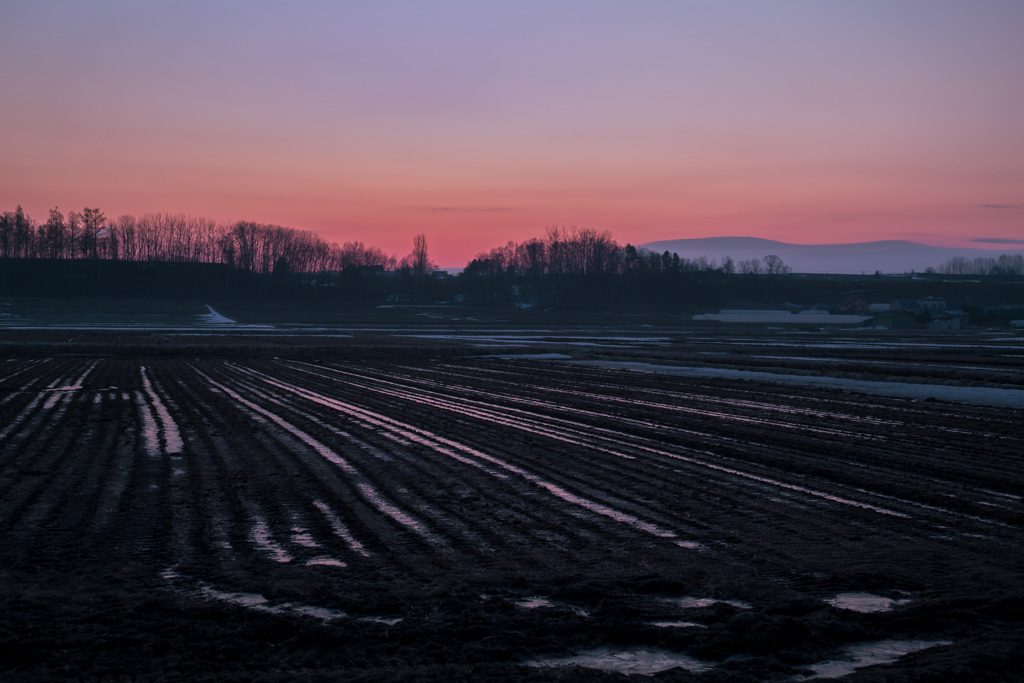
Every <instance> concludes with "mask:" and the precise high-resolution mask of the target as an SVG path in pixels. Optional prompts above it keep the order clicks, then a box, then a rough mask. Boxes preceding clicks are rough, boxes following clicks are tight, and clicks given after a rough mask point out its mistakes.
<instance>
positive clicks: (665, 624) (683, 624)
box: [649, 621, 707, 628]
mask: <svg viewBox="0 0 1024 683" xmlns="http://www.w3.org/2000/svg"><path fill="white" fill-rule="evenodd" d="M649 623H650V625H651V626H657V627H659V628H707V626H705V625H704V624H698V623H697V622H695V621H652V622H649Z"/></svg>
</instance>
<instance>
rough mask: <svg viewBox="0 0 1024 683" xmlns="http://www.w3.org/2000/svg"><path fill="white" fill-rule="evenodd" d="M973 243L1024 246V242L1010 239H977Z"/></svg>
mask: <svg viewBox="0 0 1024 683" xmlns="http://www.w3.org/2000/svg"><path fill="white" fill-rule="evenodd" d="M971 241H972V242H981V243H983V244H1024V240H1013V239H1009V238H1008V237H975V238H974V239H972V240H971Z"/></svg>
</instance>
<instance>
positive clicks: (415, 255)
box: [407, 233, 437, 277]
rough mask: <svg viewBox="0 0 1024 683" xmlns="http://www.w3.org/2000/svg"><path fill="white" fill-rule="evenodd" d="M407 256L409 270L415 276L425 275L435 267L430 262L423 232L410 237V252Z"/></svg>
mask: <svg viewBox="0 0 1024 683" xmlns="http://www.w3.org/2000/svg"><path fill="white" fill-rule="evenodd" d="M407 258H408V259H409V262H408V265H409V270H410V271H412V274H413V275H415V276H417V277H421V276H423V275H426V274H427V273H430V272H432V271H433V270H434V269H435V268H436V267H437V266H436V265H435V264H433V263H431V261H430V257H429V256H428V254H427V236H426V235H424V234H423V233H420V234H418V235H416V236H415V237H413V238H412V253H411V254H409V256H408V257H407Z"/></svg>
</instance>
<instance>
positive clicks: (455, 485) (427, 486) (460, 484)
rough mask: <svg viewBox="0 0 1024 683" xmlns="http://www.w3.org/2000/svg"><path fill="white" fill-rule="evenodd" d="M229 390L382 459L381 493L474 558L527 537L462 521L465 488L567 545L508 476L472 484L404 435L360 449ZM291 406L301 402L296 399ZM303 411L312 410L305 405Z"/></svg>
mask: <svg viewBox="0 0 1024 683" xmlns="http://www.w3.org/2000/svg"><path fill="white" fill-rule="evenodd" d="M236 370H237V368H236ZM232 385H233V386H235V387H236V388H238V387H245V388H246V389H247V390H248V391H250V392H252V393H253V395H255V396H257V397H259V400H261V401H263V402H266V403H272V404H275V405H278V406H281V408H282V409H284V410H286V411H290V414H291V415H293V416H294V417H293V418H291V419H292V421H293V422H294V419H295V418H300V419H306V420H309V421H310V423H309V426H308V427H304V428H303V429H306V430H326V431H328V432H330V433H331V434H330V436H331V437H332V438H333V437H335V436H341V437H342V439H343V440H344V442H346V446H347V445H348V444H349V443H351V444H353V445H356V446H358V447H359V450H362V451H366V452H369V453H371V454H372V455H373V457H374V459H375V460H377V459H381V458H382V457H383V458H386V462H387V463H388V465H387V466H386V470H385V471H383V472H382V474H383V476H382V477H381V476H378V477H376V483H377V485H378V486H379V487H381V488H382V490H383V489H385V488H387V489H390V490H391V491H393V492H394V494H393V496H394V498H395V499H396V500H401V501H402V503H403V504H405V505H406V506H409V507H411V508H414V509H415V510H416V511H417V514H418V515H419V516H422V517H424V518H426V519H430V520H431V524H432V525H433V526H435V527H437V529H438V530H441V529H442V528H443V529H444V530H445V535H446V536H447V537H450V538H453V539H458V544H459V545H460V546H463V545H466V544H468V545H469V546H470V547H471V548H474V549H475V550H474V552H476V553H477V554H480V553H483V554H485V555H486V554H488V553H491V552H494V548H493V547H492V544H499V545H508V544H509V543H511V544H513V545H522V544H524V543H527V542H528V539H527V538H526V537H524V536H523V535H522V534H521V533H520V532H519V531H514V530H513V529H512V528H508V527H505V528H502V529H501V530H500V534H499V533H497V532H496V530H495V523H500V522H502V521H503V520H495V519H493V518H490V519H488V518H483V519H481V518H478V517H476V516H473V515H467V514H466V511H465V509H464V508H463V506H462V505H460V504H459V500H463V501H464V500H472V499H473V498H474V496H472V495H471V494H469V493H468V492H467V490H466V489H468V488H473V489H476V490H477V491H478V493H479V496H480V498H483V499H490V498H493V497H495V496H502V497H503V498H504V500H503V502H502V503H501V505H500V507H499V508H498V509H499V510H500V511H501V514H502V516H503V517H504V518H505V519H506V520H507V519H508V518H512V519H513V520H517V521H519V523H520V524H519V526H521V527H522V528H523V529H525V530H526V531H525V533H527V534H528V535H529V536H530V537H534V536H541V535H544V536H545V537H546V538H548V539H549V540H550V539H551V538H552V537H555V538H559V539H561V542H563V543H564V544H565V545H566V546H568V541H569V539H568V538H565V537H564V535H563V534H562V533H561V532H560V531H556V529H558V527H557V526H553V523H552V521H551V520H547V519H544V518H543V517H542V516H541V515H540V514H539V513H533V514H531V513H530V511H529V510H528V509H527V508H526V507H525V506H524V505H523V504H522V503H521V500H520V498H521V492H519V491H514V490H508V491H507V492H505V489H506V488H507V486H508V485H509V482H507V480H508V476H507V475H505V474H503V473H500V472H497V473H495V474H494V476H495V477H497V478H499V479H501V480H506V481H504V482H503V483H502V484H501V485H499V486H498V488H497V489H496V488H495V485H494V484H493V483H492V484H487V483H479V482H476V481H474V480H473V478H472V477H470V476H467V474H469V473H467V472H465V471H461V472H460V471H458V470H457V469H452V468H450V467H448V466H446V464H445V461H438V460H436V459H429V460H426V461H424V460H422V459H420V458H418V457H416V456H415V455H413V453H414V451H413V450H410V448H413V447H414V444H417V445H421V446H427V447H430V446H432V445H433V444H432V443H431V442H430V441H429V440H427V439H424V438H423V437H421V436H419V435H417V434H412V433H409V432H407V431H403V433H405V434H406V435H407V436H409V437H410V439H412V440H407V439H405V438H404V437H394V435H393V434H390V433H389V432H388V431H386V429H387V426H386V425H385V426H384V429H375V431H372V432H368V433H367V435H366V437H367V438H368V437H370V435H371V434H375V435H379V436H384V437H389V436H390V437H392V438H395V439H396V441H400V442H402V443H404V444H405V445H402V443H399V445H397V446H396V445H395V444H394V443H392V444H384V445H382V446H381V448H380V449H378V448H376V447H370V448H365V447H366V446H368V444H366V443H365V442H363V441H362V440H361V439H357V438H355V437H353V436H351V434H349V433H348V432H342V431H341V430H338V429H336V428H333V427H332V426H331V425H330V424H329V418H327V417H325V416H324V415H314V414H311V413H310V412H308V411H306V410H303V409H301V408H299V407H297V406H295V405H291V404H288V403H286V402H285V401H284V400H282V399H281V398H277V397H276V396H271V395H270V394H268V393H265V392H261V391H259V390H258V389H256V388H255V387H253V386H252V385H251V384H249V383H248V382H247V381H246V380H245V379H244V378H242V377H238V378H235V379H233V380H232ZM285 395H287V394H285ZM296 400H300V399H298V398H296ZM306 405H311V404H309V403H308V402H306ZM312 405H316V404H312ZM371 419H372V418H371ZM367 426H369V427H374V425H369V424H368V423H367ZM383 448H388V449H389V453H390V454H389V455H386V456H385V455H384V454H383V450H382V449H383ZM442 451H444V452H450V451H451V449H448V448H443V449H442ZM348 452H349V457H350V458H358V453H353V452H352V451H348ZM460 460H461V458H460ZM366 465H367V463H364V465H363V466H362V469H361V472H362V474H363V476H367V475H368V474H369V473H370V472H371V471H372V470H371V468H368V467H366ZM377 466H378V467H379V466H380V465H379V463H377ZM453 489H457V490H453ZM440 492H448V493H453V494H454V495H455V496H457V497H458V499H459V500H453V499H451V496H448V495H441V496H439V495H438V494H439V493H440ZM570 514H572V513H570ZM488 517H491V515H490V514H489V515H488ZM563 528H564V527H563ZM572 528H573V530H574V531H575V532H576V534H577V535H579V536H586V535H587V534H588V533H589V532H588V531H587V530H586V529H584V528H580V527H579V526H578V525H576V524H574V525H573V526H572Z"/></svg>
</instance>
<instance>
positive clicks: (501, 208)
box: [410, 206, 518, 213]
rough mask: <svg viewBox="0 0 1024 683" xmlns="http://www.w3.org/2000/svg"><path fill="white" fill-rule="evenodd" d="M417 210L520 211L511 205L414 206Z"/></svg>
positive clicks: (447, 211)
mask: <svg viewBox="0 0 1024 683" xmlns="http://www.w3.org/2000/svg"><path fill="white" fill-rule="evenodd" d="M410 208H412V209H415V210H416V211H430V212H432V213H498V212H502V211H518V209H515V208H513V207H511V206H413V207H410Z"/></svg>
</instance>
